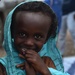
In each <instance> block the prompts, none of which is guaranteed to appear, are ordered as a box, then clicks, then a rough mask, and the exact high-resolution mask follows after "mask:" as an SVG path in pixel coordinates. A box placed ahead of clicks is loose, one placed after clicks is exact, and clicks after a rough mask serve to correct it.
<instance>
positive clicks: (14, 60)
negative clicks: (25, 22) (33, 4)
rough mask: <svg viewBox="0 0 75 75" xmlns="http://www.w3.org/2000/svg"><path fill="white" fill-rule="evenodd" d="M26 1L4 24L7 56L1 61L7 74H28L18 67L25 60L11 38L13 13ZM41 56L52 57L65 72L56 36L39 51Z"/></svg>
mask: <svg viewBox="0 0 75 75" xmlns="http://www.w3.org/2000/svg"><path fill="white" fill-rule="evenodd" d="M24 3H25V2H22V3H20V4H19V5H17V6H16V7H15V8H14V9H13V10H12V11H11V12H10V13H9V15H8V16H7V18H6V21H5V26H4V48H5V50H6V52H7V56H6V57H5V58H2V59H0V62H1V63H2V64H3V65H4V66H5V68H6V71H7V75H26V74H25V71H24V70H21V69H19V68H16V65H17V64H20V63H22V62H24V60H23V59H21V58H20V57H19V56H18V53H17V52H16V50H15V48H14V45H13V39H12V38H11V29H10V26H11V21H12V14H13V12H14V10H15V9H16V8H17V7H18V6H20V5H21V4H24ZM39 55H40V56H48V57H50V58H51V59H52V60H53V62H54V64H55V66H56V69H57V70H58V71H62V72H63V65H62V59H61V56H60V53H59V51H58V49H57V47H56V38H49V39H48V41H47V42H46V43H45V44H44V46H43V47H42V49H41V51H40V52H39Z"/></svg>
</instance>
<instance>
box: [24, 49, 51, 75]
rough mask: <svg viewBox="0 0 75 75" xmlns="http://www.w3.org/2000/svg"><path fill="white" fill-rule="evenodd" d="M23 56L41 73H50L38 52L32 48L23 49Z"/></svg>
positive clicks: (44, 74) (48, 74) (45, 74)
mask: <svg viewBox="0 0 75 75" xmlns="http://www.w3.org/2000/svg"><path fill="white" fill-rule="evenodd" d="M25 58H26V60H27V62H28V63H30V65H32V66H33V68H34V69H35V70H36V71H38V72H39V73H41V74H42V75H50V72H49V70H48V68H47V66H46V65H45V63H44V62H43V60H42V59H41V57H40V56H39V54H38V53H37V52H35V51H33V50H26V51H25Z"/></svg>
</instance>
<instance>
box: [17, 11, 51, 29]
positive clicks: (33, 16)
mask: <svg viewBox="0 0 75 75" xmlns="http://www.w3.org/2000/svg"><path fill="white" fill-rule="evenodd" d="M16 22H17V24H18V25H17V26H19V27H20V26H22V25H23V27H28V26H30V27H35V28H36V27H38V28H44V29H45V27H46V28H48V27H49V26H50V24H51V18H50V17H48V16H47V15H44V14H42V13H41V12H19V13H17V15H16ZM43 26H44V27H43ZM47 26H48V27H47Z"/></svg>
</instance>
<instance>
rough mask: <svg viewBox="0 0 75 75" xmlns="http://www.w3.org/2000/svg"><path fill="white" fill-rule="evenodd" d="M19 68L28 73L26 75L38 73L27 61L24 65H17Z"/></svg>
mask: <svg viewBox="0 0 75 75" xmlns="http://www.w3.org/2000/svg"><path fill="white" fill-rule="evenodd" d="M17 68H21V69H23V70H25V71H26V75H31V74H32V75H36V72H35V70H34V68H33V67H32V66H30V65H29V64H28V63H27V62H26V61H25V62H24V63H22V64H19V65H17Z"/></svg>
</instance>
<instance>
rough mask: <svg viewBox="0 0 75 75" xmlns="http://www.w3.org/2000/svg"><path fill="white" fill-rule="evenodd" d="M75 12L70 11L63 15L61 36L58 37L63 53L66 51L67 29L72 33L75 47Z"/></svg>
mask: <svg viewBox="0 0 75 75" xmlns="http://www.w3.org/2000/svg"><path fill="white" fill-rule="evenodd" d="M74 15H75V12H72V13H69V14H67V15H64V16H62V25H61V29H60V32H59V38H58V47H59V49H60V51H61V54H62V55H63V54H64V52H65V42H66V40H65V38H66V33H67V29H68V30H69V32H70V33H71V37H72V40H73V43H74V48H75V19H74Z"/></svg>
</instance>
